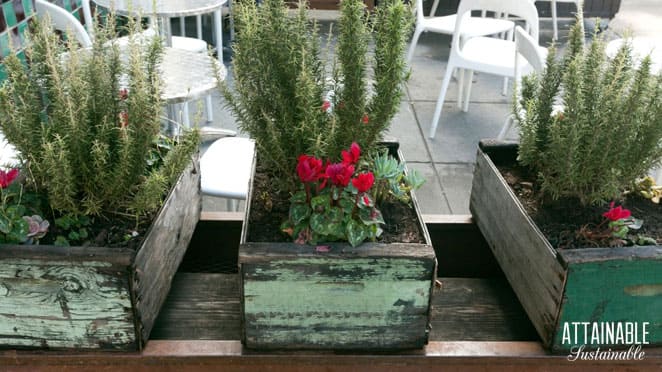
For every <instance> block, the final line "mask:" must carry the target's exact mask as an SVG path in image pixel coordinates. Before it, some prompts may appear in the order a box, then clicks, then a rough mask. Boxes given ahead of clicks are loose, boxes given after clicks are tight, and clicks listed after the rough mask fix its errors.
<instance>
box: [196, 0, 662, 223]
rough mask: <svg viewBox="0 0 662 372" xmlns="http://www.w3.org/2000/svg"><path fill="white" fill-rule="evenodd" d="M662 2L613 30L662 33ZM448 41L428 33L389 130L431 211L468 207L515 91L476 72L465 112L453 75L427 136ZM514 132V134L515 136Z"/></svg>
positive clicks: (223, 113)
mask: <svg viewBox="0 0 662 372" xmlns="http://www.w3.org/2000/svg"><path fill="white" fill-rule="evenodd" d="M658 4H659V0H623V1H622V4H621V9H620V11H619V13H618V14H617V15H616V17H615V18H614V19H613V20H611V21H610V22H609V27H608V31H607V37H608V38H616V37H620V36H622V35H623V33H624V31H625V30H626V29H628V28H629V29H630V30H631V31H632V32H633V34H634V35H647V36H652V37H662V33H660V31H662V7H660V6H659V5H658ZM323 14H325V13H323ZM326 17H328V14H327V15H326ZM330 18H331V19H332V18H333V15H331V17H330ZM570 22H572V20H561V21H560V23H561V24H560V25H559V30H560V35H559V38H560V40H561V43H562V42H563V40H564V39H565V37H567V30H568V28H569V25H570ZM588 22H589V23H590V22H591V20H588ZM551 26H552V25H551V21H550V20H549V19H541V40H540V43H541V45H548V43H549V42H550V41H551V29H552V27H551ZM588 27H590V25H587V28H588ZM322 30H324V28H322ZM449 45H450V37H449V36H446V35H439V34H432V33H428V34H424V35H422V36H421V38H420V40H419V43H418V46H417V48H416V52H415V55H414V58H413V60H412V63H411V69H412V73H411V78H410V80H409V82H408V83H407V85H406V96H405V99H404V100H403V102H402V104H401V108H400V112H399V113H398V114H397V116H396V117H395V119H394V120H393V124H392V126H391V129H390V131H389V135H391V136H394V137H396V138H398V139H399V141H400V143H401V147H402V150H403V153H404V156H405V159H406V160H407V164H408V166H409V167H411V168H414V169H417V170H418V171H420V172H421V173H422V174H423V175H424V176H425V177H426V179H427V182H426V183H425V185H424V186H423V187H422V188H421V190H419V192H418V193H417V194H418V197H419V200H420V202H421V203H420V205H421V208H422V212H423V213H424V214H468V213H469V195H470V192H471V181H472V173H473V163H474V160H475V153H476V147H477V144H478V141H479V140H480V139H482V138H489V137H494V136H496V135H497V133H498V132H499V130H500V129H501V126H502V125H503V123H504V120H505V119H506V117H507V116H508V114H509V111H510V100H511V93H510V91H509V92H508V94H506V95H505V96H504V95H501V85H502V81H503V79H502V78H501V77H497V76H490V75H487V74H476V75H475V76H474V81H473V88H472V95H471V101H470V105H469V111H468V112H466V113H464V112H462V111H461V110H460V109H459V108H458V107H457V83H456V81H454V80H453V81H452V82H451V84H450V87H449V90H448V93H447V95H446V101H445V104H444V109H443V114H442V118H441V121H440V124H439V127H438V129H437V133H436V136H435V138H434V139H429V138H427V134H428V131H429V128H430V123H431V121H432V114H433V111H434V107H435V102H436V99H437V95H438V94H439V89H440V86H441V80H442V79H443V76H444V73H445V70H446V61H447V59H448V54H449ZM230 72H231V68H230ZM215 101H216V102H217V109H216V112H215V115H216V117H215V121H214V123H213V124H212V125H213V126H220V127H222V128H229V129H233V128H235V124H234V119H233V118H232V117H231V116H230V114H229V113H228V112H227V110H225V109H224V108H222V106H221V105H220V99H219V96H218V94H217V95H216V96H215ZM515 132H516V131H513V132H512V133H510V134H509V137H516V136H517V134H516V133H515ZM203 205H204V207H203V208H204V209H205V210H223V208H224V207H225V202H224V201H222V200H218V199H217V198H205V202H204V204H203ZM242 206H243V203H242Z"/></svg>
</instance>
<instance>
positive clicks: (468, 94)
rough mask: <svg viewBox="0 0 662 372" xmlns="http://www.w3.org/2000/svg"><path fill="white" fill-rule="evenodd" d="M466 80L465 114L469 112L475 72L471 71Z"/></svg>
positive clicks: (463, 109) (463, 108)
mask: <svg viewBox="0 0 662 372" xmlns="http://www.w3.org/2000/svg"><path fill="white" fill-rule="evenodd" d="M466 79H467V83H466V84H465V87H464V102H462V103H463V106H462V111H464V112H467V111H469V100H471V86H472V85H473V79H474V70H469V74H468V75H467V77H466Z"/></svg>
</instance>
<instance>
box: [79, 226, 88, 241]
mask: <svg viewBox="0 0 662 372" xmlns="http://www.w3.org/2000/svg"><path fill="white" fill-rule="evenodd" d="M78 235H79V236H80V238H81V239H87V229H86V228H82V229H80V230H78Z"/></svg>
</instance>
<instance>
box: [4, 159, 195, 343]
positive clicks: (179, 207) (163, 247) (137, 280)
mask: <svg viewBox="0 0 662 372" xmlns="http://www.w3.org/2000/svg"><path fill="white" fill-rule="evenodd" d="M200 210H201V197H200V172H199V166H198V160H197V155H196V157H195V161H194V162H192V163H191V164H190V165H189V166H188V167H187V168H186V170H185V171H184V172H183V174H182V175H181V176H180V178H179V180H178V181H177V183H176V184H175V186H174V187H173V189H172V190H171V192H170V194H169V195H168V197H167V199H166V201H165V202H164V204H163V206H162V207H161V209H160V211H159V212H158V214H157V217H156V218H155V220H154V222H153V223H152V225H151V226H150V228H149V230H148V232H147V233H146V236H145V239H144V241H143V243H142V245H141V247H140V249H139V250H137V251H133V250H130V249H120V248H103V247H101V248H100V247H56V246H44V245H39V246H21V245H18V246H13V245H0V347H1V348H48V349H91V350H124V351H130V350H139V349H141V348H142V347H143V346H144V344H145V343H146V342H147V339H148V338H149V334H150V331H151V330H152V326H153V325H154V322H155V320H156V317H157V315H158V313H159V310H160V308H161V305H162V304H163V302H164V301H165V299H166V296H167V295H168V292H169V290H170V284H171V281H172V278H173V277H174V275H175V272H176V271H177V267H178V266H179V263H180V262H181V260H182V258H183V256H184V253H185V252H186V248H187V246H188V243H189V241H190V240H191V237H192V236H193V231H194V230H195V226H196V224H197V222H198V220H199V219H200Z"/></svg>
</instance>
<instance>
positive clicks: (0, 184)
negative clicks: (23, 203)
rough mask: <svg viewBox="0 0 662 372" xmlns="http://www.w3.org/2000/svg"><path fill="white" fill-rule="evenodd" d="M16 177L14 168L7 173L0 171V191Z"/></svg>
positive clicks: (16, 171)
mask: <svg viewBox="0 0 662 372" xmlns="http://www.w3.org/2000/svg"><path fill="white" fill-rule="evenodd" d="M16 177H18V169H17V168H14V169H12V170H10V171H9V172H5V171H4V170H2V169H0V189H5V188H7V187H8V186H9V185H11V183H12V182H14V180H15V179H16Z"/></svg>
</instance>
